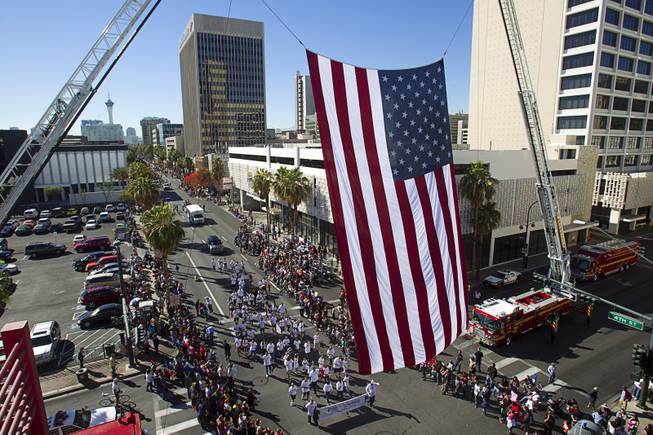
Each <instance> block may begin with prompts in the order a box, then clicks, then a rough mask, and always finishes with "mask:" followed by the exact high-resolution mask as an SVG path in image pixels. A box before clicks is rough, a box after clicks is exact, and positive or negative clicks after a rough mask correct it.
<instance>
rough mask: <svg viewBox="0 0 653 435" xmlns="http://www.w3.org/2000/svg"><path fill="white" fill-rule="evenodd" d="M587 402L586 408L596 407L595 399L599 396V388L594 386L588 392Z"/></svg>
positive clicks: (593, 408)
mask: <svg viewBox="0 0 653 435" xmlns="http://www.w3.org/2000/svg"><path fill="white" fill-rule="evenodd" d="M589 398H590V400H589V402H588V403H587V409H591V410H592V411H594V410H595V409H596V400H597V399H598V398H599V388H598V387H594V388H593V389H592V391H591V392H590V394H589Z"/></svg>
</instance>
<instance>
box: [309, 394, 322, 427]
mask: <svg viewBox="0 0 653 435" xmlns="http://www.w3.org/2000/svg"><path fill="white" fill-rule="evenodd" d="M316 413H317V403H315V400H313V399H311V400H309V401H308V403H307V404H306V415H307V416H308V422H309V423H310V424H315V426H319V424H318V417H317V416H316ZM313 422H315V423H313Z"/></svg>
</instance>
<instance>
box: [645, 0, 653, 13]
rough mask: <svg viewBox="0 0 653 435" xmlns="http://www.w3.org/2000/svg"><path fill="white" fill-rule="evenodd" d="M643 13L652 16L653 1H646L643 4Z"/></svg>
mask: <svg viewBox="0 0 653 435" xmlns="http://www.w3.org/2000/svg"><path fill="white" fill-rule="evenodd" d="M644 12H646V13H647V14H649V15H653V0H646V3H644Z"/></svg>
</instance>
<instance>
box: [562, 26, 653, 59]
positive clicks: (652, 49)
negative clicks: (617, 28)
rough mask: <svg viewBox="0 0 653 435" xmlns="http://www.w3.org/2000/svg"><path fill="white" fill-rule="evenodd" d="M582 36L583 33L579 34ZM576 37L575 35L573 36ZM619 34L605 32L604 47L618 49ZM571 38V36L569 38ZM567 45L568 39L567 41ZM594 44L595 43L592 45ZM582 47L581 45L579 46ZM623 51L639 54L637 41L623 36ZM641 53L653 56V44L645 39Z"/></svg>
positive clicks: (642, 42) (640, 46)
mask: <svg viewBox="0 0 653 435" xmlns="http://www.w3.org/2000/svg"><path fill="white" fill-rule="evenodd" d="M579 35H582V33H579ZM572 36H575V35H572ZM617 36H618V35H617V34H616V33H615V32H611V31H609V30H604V31H603V45H608V46H610V47H614V48H617ZM568 38H569V36H568ZM565 43H566V39H565ZM570 43H571V42H570ZM591 44H593V42H592V43H591ZM578 46H580V45H578ZM619 47H621V49H622V50H627V51H630V52H632V53H637V39H635V38H631V37H630V36H626V35H621V44H619ZM639 53H640V54H643V55H646V56H653V44H651V43H650V42H647V41H644V40H643V39H642V40H640V41H639Z"/></svg>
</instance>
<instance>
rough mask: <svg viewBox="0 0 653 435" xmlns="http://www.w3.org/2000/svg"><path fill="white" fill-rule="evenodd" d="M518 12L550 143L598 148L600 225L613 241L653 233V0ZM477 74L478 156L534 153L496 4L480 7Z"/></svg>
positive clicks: (533, 5) (530, 5) (559, 3)
mask: <svg viewBox="0 0 653 435" xmlns="http://www.w3.org/2000/svg"><path fill="white" fill-rule="evenodd" d="M515 7H516V10H517V15H518V19H519V21H520V27H521V31H522V39H523V42H524V49H525V52H526V56H527V60H528V64H529V67H530V72H531V79H532V82H533V86H534V90H535V92H536V95H537V99H538V106H539V109H540V115H541V120H542V127H543V130H544V136H545V141H546V143H548V144H551V145H552V147H555V146H556V145H559V144H564V145H571V144H577V145H581V146H583V145H585V146H594V147H596V148H598V158H597V162H596V177H595V189H594V195H593V198H592V205H593V206H594V207H593V211H592V219H594V220H597V221H598V222H600V224H601V225H602V226H603V227H605V228H608V229H609V231H612V232H615V233H617V232H619V231H626V230H632V229H634V228H635V227H636V226H638V225H642V224H646V223H649V224H650V223H651V218H652V213H651V210H652V207H651V206H652V205H653V194H651V195H649V194H648V193H647V192H653V105H652V103H651V101H650V99H651V82H652V80H651V79H652V77H651V65H652V64H653V0H547V1H546V2H534V1H529V0H515ZM470 71H471V74H470V75H471V78H470V99H469V102H470V105H469V107H470V109H469V110H470V116H469V143H470V148H472V149H521V148H526V147H528V140H527V133H526V128H525V124H524V122H523V111H522V109H521V104H520V101H519V95H518V93H517V89H518V87H517V81H516V78H515V74H514V69H513V65H512V60H511V57H510V51H509V46H508V42H507V38H506V35H505V29H504V27H503V21H502V18H501V12H500V10H499V5H498V3H493V2H480V1H477V2H475V6H474V25H473V36H472V62H471V70H470ZM498 77H500V79H499V80H498V79H497V78H498ZM550 148H551V147H550ZM564 152H573V151H571V150H565V151H564ZM549 155H550V153H549ZM566 157H567V158H569V157H572V156H571V155H569V154H567V155H566Z"/></svg>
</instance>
